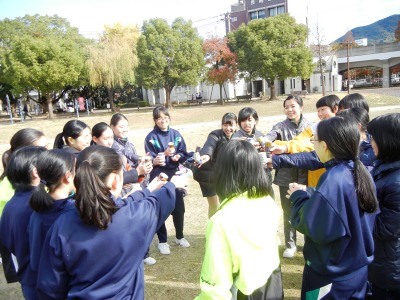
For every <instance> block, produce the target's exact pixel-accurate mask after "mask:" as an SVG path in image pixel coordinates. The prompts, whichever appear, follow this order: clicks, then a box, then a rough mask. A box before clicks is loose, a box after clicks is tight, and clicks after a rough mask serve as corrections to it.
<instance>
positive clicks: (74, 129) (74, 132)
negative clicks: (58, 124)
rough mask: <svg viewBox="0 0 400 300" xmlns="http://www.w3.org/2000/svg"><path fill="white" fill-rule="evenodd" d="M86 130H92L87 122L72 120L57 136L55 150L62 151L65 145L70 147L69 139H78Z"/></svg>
mask: <svg viewBox="0 0 400 300" xmlns="http://www.w3.org/2000/svg"><path fill="white" fill-rule="evenodd" d="M86 128H90V127H89V126H88V125H87V124H86V123H85V122H82V121H80V120H70V121H68V122H67V123H65V125H64V128H63V131H62V132H61V133H59V134H57V136H56V138H55V140H54V145H53V148H58V149H62V148H63V146H64V145H69V143H68V138H69V137H71V138H73V139H77V138H78V137H79V136H80V134H81V133H82V131H83V130H84V129H86Z"/></svg>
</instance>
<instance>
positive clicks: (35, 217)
mask: <svg viewBox="0 0 400 300" xmlns="http://www.w3.org/2000/svg"><path fill="white" fill-rule="evenodd" d="M71 209H72V210H74V209H75V206H74V202H73V199H72V196H71V197H68V198H66V199H64V200H57V201H54V204H53V207H52V208H51V209H49V210H47V211H45V212H40V213H39V212H37V211H33V213H32V215H31V218H30V220H29V227H28V233H29V248H30V261H31V268H32V270H34V271H36V272H37V271H38V269H39V260H40V254H41V252H42V248H43V245H44V241H45V239H46V234H47V232H48V231H49V229H50V227H51V225H53V223H54V222H55V220H57V218H58V217H59V216H60V215H61V214H63V213H65V212H67V211H69V210H71Z"/></svg>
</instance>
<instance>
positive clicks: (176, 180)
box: [171, 175, 188, 192]
mask: <svg viewBox="0 0 400 300" xmlns="http://www.w3.org/2000/svg"><path fill="white" fill-rule="evenodd" d="M171 182H172V183H173V184H175V187H176V188H177V189H182V190H184V191H185V192H187V189H188V178H187V176H179V175H174V176H172V178H171Z"/></svg>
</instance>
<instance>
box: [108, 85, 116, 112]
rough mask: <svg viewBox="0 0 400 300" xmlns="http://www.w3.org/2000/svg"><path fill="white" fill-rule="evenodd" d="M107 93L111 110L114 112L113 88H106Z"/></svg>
mask: <svg viewBox="0 0 400 300" xmlns="http://www.w3.org/2000/svg"><path fill="white" fill-rule="evenodd" d="M107 94H108V101H109V102H110V108H111V112H112V113H115V111H116V110H115V105H114V90H113V88H107Z"/></svg>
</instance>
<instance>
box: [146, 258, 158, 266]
mask: <svg viewBox="0 0 400 300" xmlns="http://www.w3.org/2000/svg"><path fill="white" fill-rule="evenodd" d="M143 262H144V264H145V265H149V266H151V265H154V264H155V263H156V262H157V261H156V260H155V259H154V258H152V257H150V256H148V257H146V258H145V259H143Z"/></svg>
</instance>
